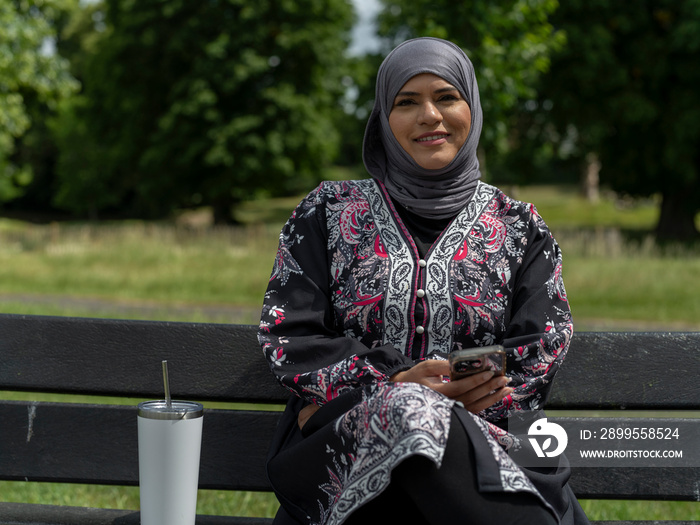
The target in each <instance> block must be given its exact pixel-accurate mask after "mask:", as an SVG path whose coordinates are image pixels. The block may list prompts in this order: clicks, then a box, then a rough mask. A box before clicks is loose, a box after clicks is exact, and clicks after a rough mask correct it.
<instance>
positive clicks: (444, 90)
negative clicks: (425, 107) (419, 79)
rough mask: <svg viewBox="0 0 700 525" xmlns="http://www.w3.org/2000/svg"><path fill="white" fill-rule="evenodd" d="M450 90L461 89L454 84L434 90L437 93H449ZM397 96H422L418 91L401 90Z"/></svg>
mask: <svg viewBox="0 0 700 525" xmlns="http://www.w3.org/2000/svg"><path fill="white" fill-rule="evenodd" d="M448 91H459V90H458V89H457V88H456V87H454V86H448V87H443V88H440V89H436V90H435V91H433V93H435V94H440V93H447V92H448ZM396 96H397V97H418V96H420V93H418V92H417V91H399V92H398V93H397V94H396Z"/></svg>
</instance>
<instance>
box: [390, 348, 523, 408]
mask: <svg viewBox="0 0 700 525" xmlns="http://www.w3.org/2000/svg"><path fill="white" fill-rule="evenodd" d="M449 374H450V367H449V365H448V363H447V361H438V360H428V361H422V362H420V363H418V364H417V365H414V366H413V367H411V368H409V369H408V370H404V371H403V372H398V373H396V374H394V375H393V376H391V379H390V381H394V382H404V383H419V384H421V385H425V386H427V387H429V388H432V389H433V390H435V391H436V392H440V393H441V394H444V395H446V396H447V397H449V398H451V399H454V400H456V401H461V402H462V404H464V407H465V408H466V409H467V410H469V411H470V412H473V413H474V414H476V413H477V412H481V411H482V410H484V409H485V408H488V407H490V406H491V405H493V404H494V403H497V402H498V401H500V400H501V399H503V398H504V397H506V396H507V395H509V394H510V393H512V392H513V389H512V388H508V387H506V385H507V384H508V382H509V378H507V377H504V376H494V375H493V372H481V373H480V374H475V375H473V376H469V377H464V378H462V379H458V380H456V381H449V382H447V383H445V382H443V377H445V376H449Z"/></svg>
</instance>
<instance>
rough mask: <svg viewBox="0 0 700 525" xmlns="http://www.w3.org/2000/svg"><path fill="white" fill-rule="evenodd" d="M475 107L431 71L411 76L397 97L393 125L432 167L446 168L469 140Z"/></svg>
mask: <svg viewBox="0 0 700 525" xmlns="http://www.w3.org/2000/svg"><path fill="white" fill-rule="evenodd" d="M471 119H472V115H471V110H470V108H469V104H468V103H467V101H466V100H465V99H464V97H463V96H462V94H461V93H460V92H459V90H458V89H457V88H456V87H454V86H453V85H452V84H450V83H449V82H447V81H446V80H444V79H442V78H440V77H438V76H437V75H433V74H431V73H423V74H420V75H416V76H415V77H413V78H411V79H410V80H409V81H408V82H406V84H404V86H403V87H402V88H401V90H400V91H399V93H398V94H397V95H396V98H395V99H394V103H393V106H392V109H391V113H389V126H390V127H391V131H392V133H393V134H394V137H396V140H397V141H398V143H399V144H400V145H401V147H402V148H403V149H404V151H406V153H408V154H409V155H410V156H411V157H412V158H413V160H415V161H416V163H417V164H418V165H419V166H421V167H423V168H425V169H430V170H437V169H440V168H444V167H445V166H447V165H448V164H449V163H450V162H452V159H454V157H455V155H457V152H458V151H459V149H460V148H461V147H462V145H463V144H464V143H465V142H466V140H467V137H468V136H469V130H470V129H471Z"/></svg>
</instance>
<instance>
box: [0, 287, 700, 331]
mask: <svg viewBox="0 0 700 525" xmlns="http://www.w3.org/2000/svg"><path fill="white" fill-rule="evenodd" d="M3 303H4V304H8V303H12V304H13V305H18V304H20V305H27V306H32V307H34V306H44V307H47V308H50V309H51V311H60V309H62V308H65V309H68V310H71V311H76V310H78V311H85V312H90V313H89V314H87V313H86V316H88V315H89V316H92V317H105V316H117V317H119V316H124V317H127V318H130V319H138V318H144V319H163V320H170V319H174V318H175V319H180V320H181V319H187V318H188V317H191V318H192V319H202V318H206V319H213V320H215V322H221V323H230V324H257V323H258V320H259V319H260V307H252V306H241V305H229V304H163V303H154V302H148V301H111V300H106V299H99V298H91V297H75V296H69V295H30V294H6V293H0V312H3V311H4V312H5V313H25V312H23V311H21V310H18V309H15V308H13V310H15V311H12V312H9V311H8V310H7V309H6V308H3ZM574 326H575V327H576V330H578V331H586V332H597V331H600V332H645V331H648V332H666V331H668V332H697V331H700V322H698V323H694V324H691V323H662V322H653V321H636V320H620V319H613V320H609V319H586V318H580V317H574Z"/></svg>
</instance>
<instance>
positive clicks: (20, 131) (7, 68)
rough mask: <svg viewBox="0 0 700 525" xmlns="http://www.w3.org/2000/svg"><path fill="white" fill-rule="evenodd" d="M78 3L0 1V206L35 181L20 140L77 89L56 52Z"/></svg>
mask: <svg viewBox="0 0 700 525" xmlns="http://www.w3.org/2000/svg"><path fill="white" fill-rule="evenodd" d="M76 4H77V0H44V1H39V0H34V1H32V0H24V1H18V0H17V1H15V0H0V202H2V201H8V200H11V199H14V198H17V197H19V196H21V195H22V194H23V193H24V191H25V188H26V187H27V186H28V185H29V184H31V182H32V180H33V178H34V175H35V170H34V169H33V168H34V167H33V166H32V162H31V160H30V159H29V158H28V156H27V155H26V154H25V152H24V151H23V145H25V146H26V144H27V143H26V142H25V143H24V144H23V143H22V140H23V139H25V140H26V135H27V133H28V132H30V130H32V129H33V127H34V129H36V128H40V127H41V126H42V125H43V119H44V118H45V117H47V115H49V114H50V113H51V111H53V110H54V109H55V108H56V105H57V104H58V102H59V101H60V100H61V99H62V98H64V97H66V96H68V95H70V94H71V93H73V92H74V91H75V90H76V89H77V88H78V84H77V82H76V80H75V79H74V78H73V77H72V76H71V75H70V73H69V71H68V63H67V61H66V60H64V59H62V58H61V57H60V56H58V55H56V53H55V51H54V49H53V48H52V44H53V43H54V42H55V40H56V30H55V27H56V24H57V23H58V20H59V19H61V18H63V17H65V15H66V12H67V11H69V10H70V9H72V8H73V7H74V6H75V5H76ZM29 143H31V140H29ZM30 147H31V146H30Z"/></svg>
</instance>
